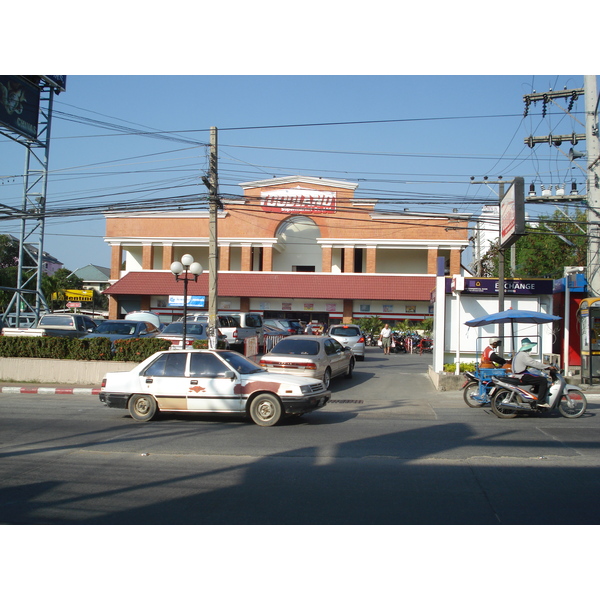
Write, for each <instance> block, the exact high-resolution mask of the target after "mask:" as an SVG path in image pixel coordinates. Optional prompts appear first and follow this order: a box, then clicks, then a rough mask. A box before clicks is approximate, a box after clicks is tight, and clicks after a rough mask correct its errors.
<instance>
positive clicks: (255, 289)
mask: <svg viewBox="0 0 600 600" xmlns="http://www.w3.org/2000/svg"><path fill="white" fill-rule="evenodd" d="M217 285H218V294H219V296H234V297H240V296H244V297H249V298H315V299H317V298H322V299H338V298H339V299H353V300H429V297H430V294H431V291H432V290H433V289H434V288H435V277H433V276H431V275H375V274H373V275H364V274H341V275H338V274H326V273H276V272H264V271H261V272H256V271H253V272H248V273H219V277H218V284H217ZM182 292H183V284H182V282H181V281H179V282H178V281H175V276H174V275H173V274H172V273H169V272H166V271H136V272H131V273H127V275H125V276H124V277H123V278H122V279H120V280H119V281H117V282H116V283H114V284H113V285H112V286H111V287H109V288H108V289H107V290H106V291H105V293H106V294H110V295H114V296H124V295H126V296H149V295H152V296H167V295H180V294H182ZM188 294H189V295H190V296H192V295H194V296H208V273H203V274H202V275H200V277H199V278H198V281H197V282H194V281H190V283H189V284H188Z"/></svg>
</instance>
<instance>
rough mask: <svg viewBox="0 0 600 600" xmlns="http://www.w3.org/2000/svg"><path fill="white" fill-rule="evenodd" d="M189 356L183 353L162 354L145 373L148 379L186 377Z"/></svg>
mask: <svg viewBox="0 0 600 600" xmlns="http://www.w3.org/2000/svg"><path fill="white" fill-rule="evenodd" d="M186 359H187V355H186V354H183V353H181V352H169V353H168V354H161V355H160V356H159V357H158V358H157V359H156V360H155V361H154V362H153V363H152V364H151V365H150V366H149V367H148V368H147V369H146V370H145V371H144V376H146V377H185V363H186Z"/></svg>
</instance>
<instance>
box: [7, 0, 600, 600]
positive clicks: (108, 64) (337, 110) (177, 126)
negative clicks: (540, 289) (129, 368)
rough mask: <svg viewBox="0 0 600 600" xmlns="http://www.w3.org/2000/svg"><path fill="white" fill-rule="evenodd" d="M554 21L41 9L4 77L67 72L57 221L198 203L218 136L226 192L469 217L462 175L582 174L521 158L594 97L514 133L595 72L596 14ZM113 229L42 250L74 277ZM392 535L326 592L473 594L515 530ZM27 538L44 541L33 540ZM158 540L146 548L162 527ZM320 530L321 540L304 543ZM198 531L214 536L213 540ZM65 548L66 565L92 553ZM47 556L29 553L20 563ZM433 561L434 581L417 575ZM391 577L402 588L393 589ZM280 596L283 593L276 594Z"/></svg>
mask: <svg viewBox="0 0 600 600" xmlns="http://www.w3.org/2000/svg"><path fill="white" fill-rule="evenodd" d="M561 9H562V10H560V11H559V9H558V7H557V6H549V5H540V4H539V3H524V2H522V1H521V2H515V1H514V0H506V1H505V2H503V3H502V4H498V3H487V4H486V3H481V2H474V1H460V0H459V1H457V2H452V3H439V2H438V3H435V4H425V3H411V5H408V3H400V2H399V3H390V2H389V1H388V2H385V3H384V2H381V1H380V0H372V1H371V2H369V3H367V4H364V3H348V2H344V3H342V2H339V1H335V0H331V1H329V2H327V1H323V0H320V1H319V2H315V1H314V0H306V1H305V2H303V3H301V4H296V3H281V2H274V1H272V0H256V1H255V2H253V3H248V2H247V3H239V2H238V3H230V2H220V3H211V4H208V3H202V2H197V3H190V2H186V3H183V2H181V1H178V0H173V1H172V2H170V3H168V5H158V4H152V3H146V4H141V3H139V2H123V1H122V0H121V1H120V2H115V1H114V0H106V1H105V2H103V3H102V4H101V5H98V4H91V5H82V3H81V2H77V3H75V2H73V1H71V0H60V1H59V2H55V3H48V2H38V1H37V0H32V1H31V2H29V3H28V5H27V13H26V14H21V15H20V16H21V17H22V19H21V20H20V21H19V22H18V23H17V22H16V21H15V23H14V24H13V25H12V26H11V27H6V28H5V30H4V31H3V48H4V49H5V52H4V54H3V60H4V63H3V64H4V69H2V70H3V71H4V72H6V73H11V74H19V73H62V74H67V76H68V80H67V90H66V91H65V92H64V93H61V94H60V95H59V96H57V97H56V98H55V106H54V109H55V114H54V119H53V123H52V140H51V147H50V164H49V170H50V174H49V186H48V197H47V209H48V211H49V212H51V211H52V210H53V209H58V208H71V209H80V210H81V212H86V211H87V212H89V209H90V208H91V207H99V208H102V207H105V206H108V205H111V204H117V203H121V202H135V203H138V204H139V203H140V202H144V201H146V200H148V201H150V200H152V199H156V198H164V199H169V198H170V199H171V201H170V203H171V205H172V207H175V206H178V201H177V198H178V197H179V196H182V195H185V196H189V195H191V194H199V195H200V194H203V193H204V192H205V188H204V186H203V185H202V183H201V177H202V175H204V174H205V173H206V169H207V146H206V145H207V144H208V142H209V130H210V127H217V128H218V130H219V189H220V192H221V193H223V194H240V193H241V188H240V187H239V184H240V183H242V182H248V181H253V180H258V179H266V178H270V177H273V176H288V175H298V174H300V175H309V176H317V177H323V178H332V179H338V180H347V181H351V182H354V183H358V184H359V187H358V189H357V192H356V195H357V197H361V196H363V197H371V198H380V199H381V200H380V202H381V204H385V203H386V202H387V203H389V204H393V205H395V206H398V207H400V208H405V207H411V208H413V209H419V210H427V211H431V212H436V211H437V212H440V211H447V210H451V209H452V208H457V209H459V210H461V211H465V212H469V211H471V212H473V213H474V214H476V213H477V211H478V210H480V208H481V206H482V205H483V204H484V203H486V202H497V196H496V193H497V186H495V185H490V186H486V185H474V184H472V183H471V179H470V178H471V177H474V178H475V180H476V181H477V180H479V181H480V180H482V178H483V177H484V176H487V177H488V178H489V179H490V180H495V179H496V178H497V177H499V176H502V177H503V178H504V180H510V178H512V177H516V176H522V177H524V178H525V182H526V185H528V184H529V183H530V182H532V181H535V182H536V184H537V185H538V190H539V189H540V188H539V185H540V184H541V183H545V184H546V185H550V184H553V185H556V184H558V183H562V182H569V181H570V180H571V179H572V178H575V179H576V181H577V182H578V183H579V184H581V182H582V181H583V174H582V172H581V170H580V169H579V168H577V167H575V168H573V164H571V163H570V162H569V161H568V159H567V158H566V157H565V156H564V155H563V154H561V153H560V152H559V151H558V150H557V149H555V148H549V147H548V146H543V147H537V146H536V148H535V149H534V150H531V149H529V148H528V147H527V146H526V145H525V144H524V142H523V140H524V138H525V137H527V136H529V135H530V134H532V133H533V134H535V135H539V136H541V135H548V134H549V133H551V132H556V133H561V134H566V133H570V132H572V131H573V129H575V130H576V131H578V132H581V131H582V130H583V126H582V124H581V123H583V119H582V114H581V112H582V110H583V100H580V101H578V103H577V105H576V107H575V109H574V112H579V114H578V115H575V116H576V117H577V118H578V119H579V120H580V121H581V123H578V122H576V121H573V119H572V118H571V117H569V116H566V115H565V114H564V112H562V111H561V110H559V109H558V108H554V107H553V108H552V110H551V111H549V113H548V115H547V116H546V117H545V118H542V116H541V107H540V106H538V107H534V108H533V109H532V110H531V111H530V114H529V116H528V117H526V118H523V110H524V103H523V96H524V95H525V94H527V93H530V92H532V90H534V89H535V90H536V91H538V92H542V91H547V90H548V89H549V88H553V89H561V88H563V87H564V86H566V87H567V88H569V89H571V88H578V87H581V86H582V83H583V77H582V74H584V73H595V72H597V66H596V65H597V49H596V48H595V44H596V41H595V40H596V36H594V35H589V36H587V35H585V30H584V28H585V26H586V25H587V23H588V22H592V23H595V22H596V21H597V19H593V18H592V17H593V11H594V10H596V11H597V9H595V7H594V8H590V7H585V8H581V7H579V9H578V10H577V11H575V10H573V9H572V8H571V7H570V6H561ZM582 16H584V20H583V21H582ZM565 73H566V75H565ZM572 73H578V74H579V75H572ZM570 74H571V75H570ZM377 121H380V122H377ZM383 121H385V122H383ZM107 124H110V125H107ZM292 125H295V127H291V126H292ZM285 126H289V127H285ZM117 127H118V128H121V129H120V130H117V129H116V128H117ZM123 128H130V129H131V130H132V131H128V132H126V131H124V130H123ZM150 132H154V133H158V132H164V135H163V136H162V137H159V136H150V135H149V133H150ZM580 148H581V146H580ZM563 151H566V152H568V148H564V146H563ZM24 161H25V150H24V148H23V147H22V146H20V145H19V144H17V143H16V142H13V141H11V140H8V139H6V138H4V137H0V203H2V204H6V205H9V206H13V207H20V205H21V203H22V193H23V191H22V175H23V170H24ZM166 203H167V204H169V201H168V200H166ZM530 209H531V212H532V213H535V212H536V211H539V210H540V209H539V208H534V207H530ZM15 232H17V233H18V222H10V223H9V222H7V221H2V222H0V233H13V234H15ZM104 232H105V224H104V218H103V217H102V215H95V216H90V215H83V216H73V215H71V216H67V217H65V216H61V217H54V218H53V217H49V218H48V219H47V223H46V235H45V249H46V250H47V251H48V252H50V253H51V254H52V255H54V256H55V257H56V258H58V259H59V260H61V261H62V262H63V263H64V264H65V266H66V267H67V268H69V269H73V270H74V269H77V268H79V267H82V266H85V265H87V264H90V263H91V264H97V265H100V266H108V265H109V264H110V251H109V247H108V245H107V244H106V243H105V242H104V240H103V236H104ZM34 529H35V528H34ZM434 529H435V531H434ZM281 530H282V531H283V533H279V531H280V529H278V531H277V533H274V532H273V530H271V533H272V535H273V537H272V538H269V539H273V541H274V543H275V544H277V543H278V542H282V541H284V540H283V536H284V535H287V536H290V534H291V532H290V530H289V529H283V528H282V529H281ZM261 531H262V535H263V536H264V533H265V532H264V530H261ZM582 531H583V530H582ZM71 532H73V533H71ZM385 532H386V536H387V535H390V533H391V534H392V535H394V534H397V535H398V537H400V536H402V544H400V545H398V544H396V545H395V546H394V551H393V552H391V553H390V552H388V551H387V548H388V547H389V540H387V539H386V540H384V539H383V533H382V530H381V529H378V530H377V531H372V530H369V528H363V529H361V542H360V543H361V547H369V548H372V549H374V550H373V551H370V552H368V553H366V554H365V553H363V554H361V556H360V561H361V566H362V567H363V569H362V572H364V573H365V575H366V577H365V578H364V579H362V578H360V577H358V580H357V576H356V574H353V577H352V578H350V579H349V583H350V585H344V581H343V579H344V578H343V577H342V578H339V577H338V578H329V579H330V580H331V583H328V582H327V581H322V580H321V581H320V583H319V585H320V586H321V587H322V589H324V590H327V591H329V590H328V588H327V587H326V586H327V585H334V586H335V588H332V589H331V592H333V593H336V594H337V595H339V592H340V586H342V587H341V589H343V591H344V595H346V596H348V597H359V596H360V597H363V596H364V595H365V593H370V594H372V595H373V593H374V594H375V595H378V592H383V593H386V592H388V591H389V585H390V583H392V581H393V583H392V585H393V584H397V580H396V573H397V572H398V565H401V566H402V565H410V568H408V569H407V568H404V569H403V570H402V587H403V589H411V588H412V587H417V586H419V589H421V588H422V585H423V581H426V582H427V583H426V585H427V589H428V592H429V595H432V593H435V592H434V591H433V589H432V588H433V587H436V586H437V587H436V591H438V590H439V592H446V591H447V588H448V586H454V587H455V586H456V585H457V584H458V585H460V587H461V589H462V590H463V591H465V590H468V591H467V592H466V593H467V595H468V594H469V592H471V591H472V593H471V595H474V594H476V593H480V591H481V588H482V586H483V585H485V584H486V583H487V579H489V577H488V573H487V571H486V570H485V569H483V570H480V571H481V572H480V573H473V572H469V574H468V577H467V576H465V572H464V569H461V566H462V565H461V563H460V562H458V560H460V558H459V557H462V556H463V553H461V552H460V549H463V548H464V549H465V550H468V551H470V550H472V547H474V546H475V545H476V546H477V547H478V548H479V549H480V550H481V551H482V552H483V553H484V554H485V553H486V551H487V548H488V545H489V548H490V549H493V550H494V551H497V549H498V547H500V546H501V547H503V548H504V547H508V545H509V544H510V543H511V542H512V543H513V544H514V538H515V533H517V535H518V534H519V530H515V529H511V530H510V532H508V530H506V533H505V532H504V531H500V530H497V529H495V530H493V531H492V530H491V529H489V528H485V529H484V530H481V529H480V528H469V529H468V530H466V529H462V530H461V532H460V536H456V535H455V533H456V530H455V529H454V528H453V529H452V530H444V531H443V532H442V530H441V529H436V528H429V529H428V530H426V531H424V530H423V529H420V528H414V529H410V530H407V529H402V531H400V530H398V529H393V530H388V529H385ZM28 533H30V535H32V536H33V535H36V536H39V535H40V531H39V529H36V531H35V533H32V531H31V530H29V531H28ZM69 533H70V534H71V536H78V535H79V534H78V532H74V530H70V531H69ZM94 533H95V534H96V535H95V541H98V542H99V546H98V547H102V548H104V547H106V551H108V552H110V550H111V548H112V546H113V545H114V544H113V543H112V536H113V531H112V530H111V531H110V532H109V531H108V530H106V531H105V532H99V533H98V530H96V531H95V532H94ZM142 533H146V532H142ZM147 533H150V534H151V535H152V539H154V531H150V530H148V531H147ZM440 533H441V535H442V536H443V535H447V538H445V537H440ZM18 534H19V535H18V538H17V536H15V542H16V541H17V539H18V541H19V543H21V544H24V543H27V542H29V541H34V540H33V539H32V540H29V538H28V537H27V536H25V535H24V534H25V532H24V530H22V529H20V530H19V532H18ZM219 534H220V535H213V537H211V538H210V541H211V543H210V544H209V545H208V546H207V545H206V544H204V547H210V548H211V552H212V553H214V548H217V549H219V548H220V544H222V543H223V538H222V533H221V531H219ZM293 534H294V536H297V533H296V532H295V531H294V532H293ZM322 534H323V530H322V529H320V528H319V529H316V530H311V531H310V535H311V536H314V535H322ZM48 535H50V533H48ZM66 535H67V532H66V530H62V531H61V536H62V537H66ZM86 535H89V531H87V530H86ZM103 535H105V536H106V537H103ZM207 535H208V532H206V531H205V530H203V531H202V536H203V540H206V536H207ZM234 535H235V536H236V539H235V543H236V547H237V545H238V544H239V542H240V540H241V542H242V544H243V545H245V543H246V540H247V544H248V546H249V547H250V548H253V549H254V548H255V544H256V539H255V538H256V536H255V535H254V532H253V530H250V529H248V530H246V531H242V532H240V531H239V530H236V531H235V533H234ZM570 535H573V532H570ZM109 536H110V537H109ZM346 536H347V537H348V542H350V543H348V544H342V545H334V544H333V541H332V538H334V537H335V538H336V539H342V540H344V541H345V540H346ZM350 536H351V537H350ZM432 536H433V539H432ZM504 536H506V537H504ZM508 536H510V538H509V537H508ZM550 536H552V537H550ZM130 537H131V536H128V538H130ZM137 537H139V532H138V536H137ZM555 537H556V536H555V533H554V531H553V530H551V529H549V530H545V529H544V528H538V529H536V536H535V540H533V539H532V538H534V536H527V537H525V536H523V537H520V538H519V540H518V543H519V547H520V548H521V550H522V553H523V554H524V555H530V556H538V555H539V547H538V544H547V543H549V542H551V541H554V540H555ZM458 538H460V541H458ZM143 539H144V540H145V539H146V538H143ZM148 539H149V537H148ZM161 539H162V538H161ZM296 539H297V538H296V537H294V540H296ZM73 541H74V543H71V544H70V545H69V546H68V547H67V546H66V547H65V549H67V548H70V547H79V541H82V542H83V541H89V540H83V539H82V540H80V539H79V538H78V537H75V539H74V540H73ZM381 541H385V542H387V543H385V544H381V543H380V542H381ZM571 541H572V540H571ZM365 542H366V543H365ZM48 543H55V541H54V540H50V539H48ZM325 544H326V545H325ZM367 544H368V546H367ZM37 545H38V539H37V538H36V539H35V543H34V544H28V545H27V548H28V549H30V548H31V547H36V546H37ZM88 545H89V544H88ZM23 547H24V548H25V546H23ZM40 547H44V545H42V546H40ZM320 547H324V548H326V549H327V561H328V565H329V567H328V568H329V569H330V570H331V568H332V565H333V569H334V570H335V571H336V572H339V573H344V572H345V570H346V569H347V565H348V564H354V563H353V561H355V559H356V547H357V546H356V538H355V531H354V530H351V529H345V528H344V529H340V528H337V529H336V532H335V536H328V537H327V538H325V537H324V538H323V544H322V545H321V546H320ZM379 548H385V551H384V552H381V551H379V552H378V551H377V550H378V549H379ZM224 549H225V550H226V551H228V550H229V546H226V547H224ZM307 549H308V547H307ZM457 549H458V550H459V551H458V552H456V550H457ZM143 550H144V551H145V550H146V548H145V547H144V548H143ZM28 551H29V550H28ZM284 554H285V553H284ZM363 555H364V556H363ZM423 556H427V557H428V560H426V561H423V560H422V557H423ZM453 556H456V557H457V558H458V560H457V561H456V562H455V561H454V560H452V557H453ZM83 557H84V555H82V561H80V563H79V564H78V568H79V569H80V570H83V569H86V568H87V569H90V575H92V576H93V575H94V573H95V571H93V570H92V569H95V568H96V567H95V566H90V565H91V564H92V563H90V561H89V557H88V556H87V555H85V558H83ZM73 558H74V556H71V557H70V560H73ZM84 561H85V562H84ZM40 564H41V563H40ZM49 564H51V565H53V563H49ZM94 564H95V563H94ZM432 564H434V565H435V569H436V573H437V575H438V577H437V578H436V581H435V582H434V581H432V580H431V578H430V577H429V578H428V579H425V578H424V577H423V575H425V576H429V575H430V570H431V565H432ZM253 565H254V563H252V562H250V563H249V566H250V567H253ZM338 567H339V568H338ZM371 567H373V568H371ZM24 568H26V566H25V567H24ZM281 571H282V573H285V569H282V570H281ZM373 572H376V573H377V577H376V578H373V577H372V573H373ZM26 573H27V572H26V571H24V572H23V574H24V575H25V574H26ZM387 573H390V574H392V576H393V577H395V578H394V580H390V582H389V583H388V578H387V577H386V576H385V575H386V574H387ZM249 575H250V573H249ZM42 580H44V579H43V578H42V579H40V581H42ZM247 580H248V578H245V577H242V578H240V581H243V582H244V583H245V582H246V581H247ZM44 581H45V580H44ZM108 581H110V583H109V585H111V584H112V581H111V580H110V579H109V580H108ZM298 581H301V580H298ZM307 581H311V583H310V585H311V586H313V583H312V581H313V580H312V579H309V580H307ZM438 581H439V584H438V583H437V582H438ZM74 583H75V582H74ZM123 583H124V582H122V581H120V582H119V585H120V586H122V585H123ZM194 583H195V580H194ZM75 584H76V585H78V583H75ZM160 584H161V581H160V578H159V579H158V580H156V579H155V580H153V583H152V586H153V589H154V588H156V589H157V590H158V589H161V588H160ZM507 584H508V585H510V586H511V588H510V589H504V586H502V585H500V586H498V585H497V582H496V583H495V586H494V588H493V589H492V588H490V586H489V585H488V586H486V588H485V589H486V595H487V596H489V597H490V598H491V599H495V598H501V597H502V598H503V597H505V596H506V594H505V592H509V593H511V594H513V595H514V578H512V577H511V578H510V580H507ZM542 584H543V582H541V580H540V579H539V578H535V579H532V578H530V577H529V578H526V576H524V577H523V578H521V579H520V580H519V583H518V586H519V589H520V590H522V591H521V594H522V596H523V597H525V595H527V596H530V595H531V594H534V595H538V596H539V594H540V590H541V589H542V588H540V585H542ZM134 585H136V586H139V582H138V581H136V582H135V584H134ZM167 585H169V586H172V582H171V581H170V580H168V581H167ZM157 586H158V587H157ZM323 586H325V587H323ZM382 586H386V587H385V588H383V587H382ZM550 586H551V587H550ZM567 586H568V588H567ZM296 587H298V586H296ZM545 587H546V589H542V593H543V594H544V597H545V598H547V599H551V598H558V597H562V596H564V594H565V593H570V594H573V591H575V592H578V591H580V589H579V588H581V587H586V588H587V579H586V578H584V577H579V578H577V580H574V579H573V578H570V579H569V580H568V581H565V583H564V585H561V584H560V582H559V583H558V584H557V581H556V578H551V579H549V583H548V585H547V586H545ZM273 589H274V593H277V594H280V589H281V588H280V587H278V586H274V587H273ZM590 589H591V588H590ZM275 590H276V591H275ZM298 590H299V591H300V590H302V592H303V591H304V590H303V589H302V587H300V588H298ZM136 591H138V592H139V590H137V589H136ZM148 591H149V590H146V593H147V592H148ZM165 591H166V590H165ZM171 591H172V590H171V589H170V588H169V592H171ZM312 591H313V590H312V587H311V593H312ZM581 591H583V590H581ZM292 595H293V594H292ZM379 595H381V593H380V594H379ZM294 597H295V596H294Z"/></svg>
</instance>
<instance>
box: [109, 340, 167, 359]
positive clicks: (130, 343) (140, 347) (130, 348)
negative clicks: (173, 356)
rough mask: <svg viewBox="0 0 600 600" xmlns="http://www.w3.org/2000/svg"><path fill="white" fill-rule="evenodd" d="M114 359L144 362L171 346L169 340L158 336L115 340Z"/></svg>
mask: <svg viewBox="0 0 600 600" xmlns="http://www.w3.org/2000/svg"><path fill="white" fill-rule="evenodd" d="M113 347H114V360H125V361H134V362H142V361H143V360H146V359H147V358H148V357H149V356H152V355H153V354H154V353H155V352H160V351H161V350H168V349H169V348H170V347H171V342H169V340H159V339H158V338H143V339H142V338H136V339H133V340H115V341H114V342H113Z"/></svg>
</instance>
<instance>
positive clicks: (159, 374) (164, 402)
mask: <svg viewBox="0 0 600 600" xmlns="http://www.w3.org/2000/svg"><path fill="white" fill-rule="evenodd" d="M188 354H189V353H187V352H173V351H170V352H164V353H163V354H161V355H160V356H159V357H158V358H157V359H156V360H155V361H154V362H153V363H152V364H151V365H149V366H148V367H147V368H146V369H145V370H144V371H143V372H142V373H141V374H140V389H142V390H144V391H146V392H147V393H149V394H152V395H153V396H154V398H156V402H157V403H158V406H159V408H161V409H163V410H187V408H188V403H187V395H188V390H189V387H190V378H189V377H186V369H187V358H188Z"/></svg>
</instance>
